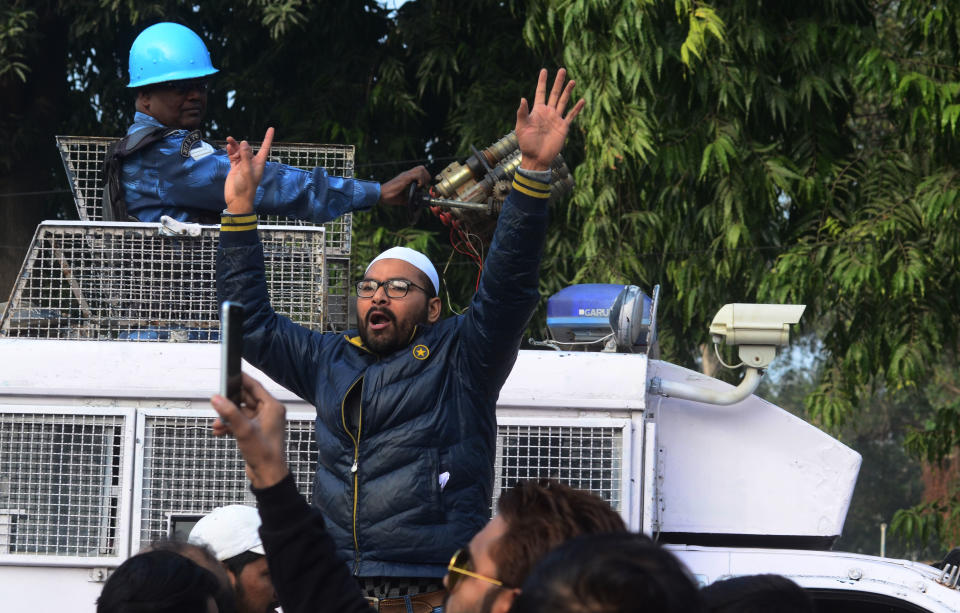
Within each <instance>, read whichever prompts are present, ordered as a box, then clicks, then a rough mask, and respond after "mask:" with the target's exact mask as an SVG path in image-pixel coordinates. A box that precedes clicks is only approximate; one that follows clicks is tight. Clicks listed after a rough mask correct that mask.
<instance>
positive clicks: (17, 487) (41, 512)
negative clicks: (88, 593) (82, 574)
mask: <svg viewBox="0 0 960 613" xmlns="http://www.w3.org/2000/svg"><path fill="white" fill-rule="evenodd" d="M127 427H128V424H127V419H126V418H125V417H124V416H123V415H77V414H68V413H26V412H0V555H7V554H10V555H48V556H80V557H105V556H118V555H121V554H123V553H125V552H123V551H120V545H119V541H120V540H121V535H120V525H119V522H120V521H121V519H120V518H121V496H122V494H121V487H122V483H121V481H122V471H123V464H124V458H125V455H126V454H125V450H124V439H125V429H126V428H127ZM128 478H129V477H128Z"/></svg>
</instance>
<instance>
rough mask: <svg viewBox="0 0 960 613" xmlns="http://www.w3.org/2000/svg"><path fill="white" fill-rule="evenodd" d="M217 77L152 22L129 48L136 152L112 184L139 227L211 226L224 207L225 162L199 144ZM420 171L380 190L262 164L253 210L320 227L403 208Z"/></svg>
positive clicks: (199, 53)
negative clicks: (380, 208)
mask: <svg viewBox="0 0 960 613" xmlns="http://www.w3.org/2000/svg"><path fill="white" fill-rule="evenodd" d="M217 72H218V70H217V69H216V68H214V67H213V63H212V62H211V60H210V53H209V51H207V47H206V45H204V43H203V41H202V40H201V39H200V37H199V36H197V34H196V33H194V32H193V31H192V30H190V29H189V28H187V27H186V26H182V25H180V24H176V23H158V24H155V25H152V26H150V27H149V28H147V29H145V30H144V31H143V32H141V33H140V35H139V36H137V38H136V40H134V42H133V45H132V46H131V47H130V83H129V84H128V85H127V87H128V88H130V89H133V90H135V91H136V109H137V112H136V115H135V116H134V122H133V125H131V126H130V128H129V129H128V130H127V135H128V139H127V140H132V142H136V141H137V140H138V139H139V138H140V137H142V136H144V135H146V134H148V133H150V132H153V133H155V134H156V137H155V138H152V139H148V140H144V141H143V142H144V143H148V144H145V145H144V146H142V147H141V148H136V147H134V148H133V150H132V151H131V152H130V153H128V154H126V155H124V157H123V158H122V170H121V172H120V177H119V183H120V186H121V190H120V191H121V192H122V193H121V195H120V198H122V200H123V202H124V203H125V205H126V207H125V208H126V213H127V214H128V215H130V216H133V217H135V218H137V219H139V220H140V221H159V220H160V217H161V216H162V215H169V216H170V217H173V218H174V219H177V220H179V221H201V222H216V221H219V215H220V212H221V211H222V210H223V209H224V207H225V202H224V199H223V185H224V180H225V178H226V176H227V172H229V170H230V161H229V160H228V159H227V155H226V153H225V152H224V151H223V150H220V149H215V148H214V147H213V146H211V145H210V144H209V143H206V142H204V141H203V140H202V139H201V137H200V132H199V130H198V129H199V127H200V125H201V123H202V121H203V117H204V115H205V113H206V110H207V88H208V86H209V79H210V77H211V76H212V75H214V74H216V73H217ZM429 180H430V175H429V174H428V173H427V170H426V169H425V168H424V167H423V166H417V167H416V168H413V169H411V170H408V171H405V172H403V173H401V174H399V175H397V176H396V177H394V178H393V179H391V180H390V181H388V182H387V183H384V184H383V185H381V184H379V183H375V182H372V181H360V180H357V179H343V178H339V177H331V176H329V175H328V174H327V171H326V170H325V169H323V168H314V169H313V170H300V169H297V168H293V167H290V166H286V165H283V164H275V163H272V162H268V163H267V166H266V169H265V170H264V174H263V180H262V181H261V182H260V186H259V188H258V189H257V195H256V199H255V201H254V205H255V207H256V209H257V212H258V213H260V214H262V215H280V216H284V217H291V218H295V219H302V220H307V221H312V222H316V223H323V222H326V221H329V220H331V219H334V218H336V217H339V216H340V215H343V214H344V213H348V212H350V211H364V210H368V209H370V208H371V207H373V205H374V204H376V203H377V202H378V201H379V202H384V203H386V204H396V205H404V204H406V191H407V188H408V187H409V185H410V183H412V182H414V181H415V182H417V183H418V184H419V185H421V186H423V185H426V184H427V183H428V182H429Z"/></svg>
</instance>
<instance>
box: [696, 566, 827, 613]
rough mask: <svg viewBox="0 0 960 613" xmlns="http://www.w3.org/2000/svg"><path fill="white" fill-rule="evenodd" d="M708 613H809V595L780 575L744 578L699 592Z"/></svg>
mask: <svg viewBox="0 0 960 613" xmlns="http://www.w3.org/2000/svg"><path fill="white" fill-rule="evenodd" d="M701 593H702V594H703V599H704V601H705V602H706V604H707V610H708V611H710V612H711V613H813V612H814V611H816V608H815V607H814V604H813V600H812V599H811V598H810V595H809V594H807V593H806V592H805V591H803V588H801V587H800V586H799V585H797V584H796V583H794V582H793V581H791V580H789V579H787V578H786V577H782V576H780V575H744V576H742V577H732V578H730V579H724V580H722V581H716V582H714V583H711V584H710V585H708V586H706V587H705V588H703V589H702V590H701Z"/></svg>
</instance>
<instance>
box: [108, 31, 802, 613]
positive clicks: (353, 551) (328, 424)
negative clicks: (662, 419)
mask: <svg viewBox="0 0 960 613" xmlns="http://www.w3.org/2000/svg"><path fill="white" fill-rule="evenodd" d="M216 72H217V70H216V69H215V68H213V64H212V62H211V60H210V57H209V53H208V52H207V49H206V47H205V45H204V44H203V41H202V40H201V39H200V38H199V37H198V36H197V35H196V34H195V33H193V32H192V31H190V30H189V29H187V28H185V27H184V26H181V25H178V24H170V23H165V24H157V25H154V26H151V27H150V28H148V29H147V30H145V31H144V32H143V33H141V35H140V37H138V38H137V40H136V41H135V42H134V44H133V47H132V49H131V52H130V84H129V86H130V87H131V88H132V89H134V90H135V92H136V107H137V115H136V118H135V122H134V125H132V126H131V128H130V131H129V132H128V135H127V137H126V139H124V140H123V141H122V145H121V147H120V154H119V156H118V157H116V158H115V160H119V162H120V164H119V166H118V167H117V168H116V169H115V171H116V172H118V173H119V176H118V178H117V181H118V183H119V185H120V187H121V192H122V194H116V195H117V196H118V197H122V198H123V201H124V203H125V204H124V206H123V207H122V209H123V210H125V211H126V212H127V213H129V214H132V215H135V216H136V217H138V218H139V219H141V220H143V221H154V220H155V218H157V217H158V216H160V215H170V216H172V217H175V218H177V219H181V220H205V218H206V217H207V216H208V215H210V214H212V213H213V212H217V213H219V212H220V211H221V210H223V212H222V215H221V219H220V222H221V235H220V246H219V252H218V264H217V293H218V298H219V300H220V301H221V302H222V301H226V300H230V301H234V302H239V303H241V304H243V306H244V309H245V311H246V318H245V323H244V357H245V358H246V359H247V361H248V362H250V363H251V364H253V365H254V366H256V367H257V368H259V369H260V370H261V371H262V372H264V373H265V374H266V375H268V376H269V377H271V378H272V379H273V380H275V381H276V382H278V383H280V384H281V385H283V386H284V387H286V388H287V389H289V390H291V391H292V392H294V393H295V394H297V395H298V396H300V397H301V398H303V399H304V400H306V401H307V402H309V403H310V404H311V405H313V406H315V407H316V409H317V424H316V444H317V450H318V458H317V459H318V462H317V472H316V476H315V478H314V482H313V502H312V504H309V503H307V501H305V500H304V498H303V497H302V496H301V495H300V494H299V491H298V489H297V484H296V483H295V482H294V480H293V476H292V474H291V473H290V471H289V468H288V467H287V464H286V459H285V456H284V449H285V432H286V421H285V409H284V407H283V405H282V404H280V403H279V402H278V401H277V400H276V399H275V398H273V397H272V396H270V395H269V394H268V393H267V392H266V391H265V390H264V388H263V387H262V386H261V385H260V384H259V383H258V382H257V381H254V380H253V379H251V378H249V377H246V376H245V377H244V383H243V394H242V402H241V403H240V405H239V406H238V405H236V404H234V403H232V402H230V401H229V400H227V399H225V398H223V397H221V396H215V397H214V398H213V399H212V401H211V402H212V405H213V408H214V410H215V411H216V412H217V413H218V415H219V418H218V419H216V420H215V421H214V424H213V434H214V435H215V436H233V437H235V439H236V443H237V446H238V448H239V450H240V453H241V454H242V455H243V458H244V460H245V462H246V471H247V475H248V477H249V479H250V483H251V489H252V491H253V494H254V496H255V498H256V501H257V507H256V508H254V507H244V506H241V505H230V506H227V507H222V508H218V509H216V510H214V511H213V512H211V513H210V514H209V515H207V516H205V517H204V518H203V519H201V520H200V521H199V522H198V523H197V524H196V526H195V527H194V529H193V530H192V531H191V534H190V537H189V539H188V542H178V541H163V542H160V543H155V544H153V546H151V547H150V548H149V550H148V551H145V552H143V553H140V554H138V555H136V556H133V557H131V558H130V559H129V560H127V561H126V562H124V563H123V564H122V565H121V566H120V567H119V568H117V569H116V571H115V572H114V573H113V574H112V575H111V577H110V578H109V580H108V581H107V583H106V584H105V586H104V589H103V592H102V594H101V596H100V598H99V601H98V604H97V611H98V613H121V612H122V613H128V612H129V613H132V612H134V611H136V612H140V613H146V612H148V611H150V612H152V611H156V612H161V611H171V612H172V611H177V612H181V613H190V612H194V611H196V612H201V611H202V612H211V611H215V612H218V613H224V612H233V611H235V612H237V613H265V612H267V611H272V610H273V609H274V608H275V607H276V606H278V605H279V606H282V608H283V610H284V611H285V612H286V613H301V612H307V611H330V612H336V613H369V611H370V609H371V608H372V609H374V610H376V611H380V612H383V613H439V612H440V611H448V612H449V613H507V612H508V611H516V612H518V613H539V612H541V611H548V610H549V611H551V612H560V613H563V612H565V611H569V612H570V613H593V612H597V613H603V612H607V611H609V612H611V613H612V612H616V611H664V612H672V611H678V612H679V611H684V612H697V611H725V612H726V611H730V612H733V611H754V610H756V611H760V610H764V611H809V610H812V606H811V604H810V601H809V599H808V598H806V596H805V595H804V594H803V592H802V590H799V588H797V587H796V586H795V585H794V584H792V583H790V582H789V581H787V580H786V579H783V578H779V577H767V576H761V577H752V578H751V577H741V578H738V579H736V580H730V581H725V582H722V583H718V584H715V585H713V586H710V587H708V588H707V589H703V590H701V589H700V587H699V586H698V585H697V583H696V581H695V580H694V579H693V578H692V577H691V575H690V574H689V572H688V571H687V570H686V569H685V568H684V566H683V565H682V564H681V563H680V562H679V561H678V560H677V559H676V558H675V557H674V556H673V555H672V554H671V553H669V552H668V551H667V550H665V549H664V548H662V547H660V546H658V545H657V544H656V543H654V542H653V541H651V540H650V539H649V538H648V537H646V536H644V535H641V534H635V533H631V532H629V531H628V530H627V528H626V526H625V525H624V522H623V520H622V519H621V518H620V516H619V515H618V514H617V513H616V512H614V511H613V510H612V509H611V508H610V506H609V505H608V504H607V503H605V502H604V501H602V500H601V499H600V498H598V497H596V496H594V495H593V494H590V493H587V492H582V491H578V490H575V489H571V488H570V487H567V486H565V485H563V484H562V483H560V482H558V481H554V480H545V481H530V482H520V483H517V484H515V485H513V486H512V487H510V488H507V489H505V490H504V491H503V492H501V495H500V498H499V500H498V503H497V509H496V511H497V512H496V513H495V514H494V516H493V518H492V519H490V518H489V512H488V510H489V508H490V504H491V498H492V489H493V477H494V475H493V464H494V456H495V450H496V428H497V425H496V415H495V407H496V401H497V397H498V395H499V393H500V388H501V387H502V386H503V384H504V382H505V381H506V379H507V376H508V375H509V373H510V370H511V369H512V367H513V364H514V362H515V360H516V358H517V353H518V350H519V347H520V342H521V335H522V334H523V331H524V329H525V328H526V326H527V323H528V321H529V319H530V317H531V316H532V314H533V311H534V309H535V307H536V305H537V302H538V299H539V294H538V274H539V267H540V257H541V252H542V247H543V243H544V240H545V237H546V229H547V201H548V199H549V196H550V181H551V178H552V176H551V171H550V168H551V164H552V163H553V161H554V159H555V158H556V157H557V155H559V153H560V150H561V148H562V146H563V144H564V141H565V139H566V137H567V133H568V131H569V129H570V126H571V124H572V122H573V121H574V119H575V118H576V116H577V115H578V114H579V113H580V112H581V110H582V109H583V108H584V105H585V102H584V100H582V99H581V100H579V101H576V102H574V101H573V99H572V91H573V87H574V82H573V81H568V80H567V78H566V73H565V71H564V70H563V69H560V70H559V71H558V73H557V75H556V78H555V80H554V82H553V85H552V87H551V86H549V83H548V78H547V71H546V70H543V71H541V73H540V75H539V77H538V82H537V86H536V93H535V96H534V99H533V102H532V103H528V101H527V100H526V99H521V101H520V105H519V108H518V109H517V114H516V125H515V133H516V136H517V143H518V147H519V149H520V152H521V154H522V157H521V162H520V166H519V168H518V169H517V171H516V174H515V176H514V179H513V183H512V189H511V191H510V195H509V196H508V198H507V200H506V202H505V203H504V206H503V209H502V211H501V212H500V214H499V218H498V220H497V227H496V231H495V233H494V237H493V240H492V243H491V246H490V249H489V252H488V255H487V257H486V261H485V264H484V269H483V274H482V276H481V278H480V282H479V285H478V287H477V291H476V294H475V295H474V297H473V299H472V301H471V303H470V306H469V308H468V309H467V310H466V311H465V312H464V313H463V314H459V315H454V316H451V317H447V318H442V317H441V314H442V311H443V309H442V303H441V300H440V298H439V297H438V295H439V293H440V287H441V278H440V276H439V275H438V273H437V270H436V268H435V267H434V265H433V264H432V263H431V262H430V260H429V258H428V257H427V256H426V255H424V254H422V253H420V252H417V251H415V250H412V249H409V248H406V247H394V248H392V249H389V250H387V251H385V252H384V253H382V254H381V255H380V256H378V257H377V258H375V259H374V260H373V261H372V262H370V264H369V265H368V266H367V268H366V271H365V273H364V276H363V278H362V279H361V280H360V281H359V282H358V283H357V285H356V292H357V308H356V312H357V322H356V323H357V325H356V330H352V331H349V332H347V333H345V334H333V333H320V332H316V331H312V330H309V329H307V328H304V327H302V326H299V325H297V324H295V323H293V322H292V321H290V320H289V319H286V318H284V317H282V316H280V315H278V314H277V313H276V312H274V310H273V308H272V307H271V304H270V297H269V295H268V291H267V286H266V283H265V277H266V271H265V270H264V261H263V250H262V246H261V244H260V238H259V235H258V231H257V215H258V213H260V214H262V213H271V214H275V213H279V214H285V215H288V216H294V217H301V218H305V219H310V220H312V221H326V220H328V219H330V218H332V217H334V216H336V215H339V214H342V213H345V212H348V211H362V210H365V209H367V208H369V207H370V206H372V205H373V204H374V203H375V202H377V201H380V202H386V203H388V204H389V203H394V204H396V203H399V201H401V200H402V195H403V194H405V193H406V191H407V189H408V188H409V187H410V185H411V184H412V183H417V184H418V185H420V186H423V185H426V183H427V182H428V181H429V175H428V174H427V172H426V169H424V168H423V167H417V168H414V169H411V170H410V171H407V172H406V173H402V174H401V175H399V176H398V177H396V178H395V179H393V180H391V181H390V182H388V183H386V184H384V185H382V186H381V185H379V184H374V183H366V182H362V181H356V180H352V179H349V180H348V179H338V178H335V177H329V176H328V175H327V173H326V171H325V170H323V169H315V170H314V171H313V172H305V171H298V170H296V169H292V168H289V167H284V166H282V165H278V164H271V163H269V162H267V156H268V155H269V150H270V146H271V143H272V140H273V129H272V128H270V129H268V130H267V133H266V135H265V137H264V140H263V144H262V146H261V148H260V150H259V151H258V152H257V153H256V154H254V152H253V150H252V148H251V147H250V145H249V144H248V143H247V142H246V141H243V142H237V141H236V140H234V139H233V138H228V139H227V146H226V149H225V150H217V149H215V148H213V147H211V146H210V145H208V144H207V143H205V142H204V141H203V139H202V138H201V136H200V133H199V132H198V128H199V126H200V124H201V121H202V118H203V115H204V112H205V110H206V91H207V79H209V77H210V76H211V75H213V74H214V73H216ZM568 107H569V108H568Z"/></svg>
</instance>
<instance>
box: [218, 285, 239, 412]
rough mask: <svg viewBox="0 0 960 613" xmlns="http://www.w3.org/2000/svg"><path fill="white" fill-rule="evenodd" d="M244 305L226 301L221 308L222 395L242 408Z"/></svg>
mask: <svg viewBox="0 0 960 613" xmlns="http://www.w3.org/2000/svg"><path fill="white" fill-rule="evenodd" d="M242 355H243V305H242V304H240V303H238V302H230V301H226V302H224V303H223V304H222V305H221V306H220V395H221V396H223V397H224V398H227V399H228V400H229V401H230V402H232V403H233V404H235V405H237V408H239V407H240V402H241V401H242V399H243V394H242V393H241V391H242V389H243V378H242V377H241V376H240V358H241V356H242Z"/></svg>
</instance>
